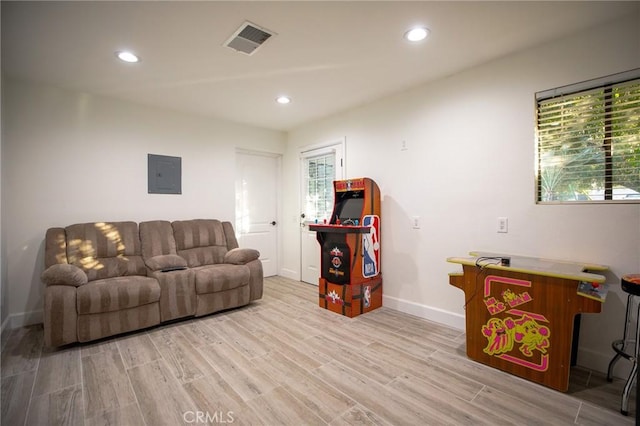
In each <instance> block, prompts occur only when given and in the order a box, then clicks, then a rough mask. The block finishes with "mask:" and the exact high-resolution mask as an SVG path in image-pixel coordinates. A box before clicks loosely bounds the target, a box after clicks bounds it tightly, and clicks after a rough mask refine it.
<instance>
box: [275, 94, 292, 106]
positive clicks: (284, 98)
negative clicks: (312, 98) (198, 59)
mask: <svg viewBox="0 0 640 426" xmlns="http://www.w3.org/2000/svg"><path fill="white" fill-rule="evenodd" d="M276 102H277V103H279V104H282V105H286V104H289V103H291V98H290V97H288V96H278V97H277V98H276Z"/></svg>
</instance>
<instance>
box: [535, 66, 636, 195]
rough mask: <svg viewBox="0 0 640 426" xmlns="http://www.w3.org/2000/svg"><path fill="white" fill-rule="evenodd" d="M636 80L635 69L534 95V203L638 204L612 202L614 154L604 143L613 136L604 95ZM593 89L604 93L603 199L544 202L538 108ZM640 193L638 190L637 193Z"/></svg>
mask: <svg viewBox="0 0 640 426" xmlns="http://www.w3.org/2000/svg"><path fill="white" fill-rule="evenodd" d="M633 80H638V81H640V68H636V69H633V70H629V71H626V72H622V73H618V74H613V75H610V76H606V77H602V78H597V79H593V80H587V81H584V82H580V83H576V84H571V85H567V86H562V87H559V88H555V89H550V90H545V91H541V92H537V93H536V94H535V97H534V121H535V166H534V169H535V192H534V198H535V203H536V204H541V205H547V204H550V205H553V204H562V205H578V204H588V205H594V204H638V203H640V199H636V198H631V199H628V200H625V199H613V195H614V194H613V187H614V186H615V185H614V183H613V176H612V171H613V170H614V169H613V158H614V155H613V153H612V144H606V143H604V141H605V140H611V137H612V132H613V130H612V124H611V122H612V120H611V117H612V115H613V114H614V111H613V109H612V107H611V98H610V97H608V96H606V93H607V92H608V93H611V92H612V90H613V89H614V87H615V86H616V85H620V84H624V83H625V82H629V81H633ZM596 89H603V90H604V102H603V108H604V111H605V113H604V115H603V119H604V130H603V133H604V137H603V139H602V141H603V144H602V146H603V149H604V176H603V177H602V181H603V184H604V192H603V197H604V199H603V200H591V199H588V200H544V199H543V196H542V191H543V188H542V187H543V185H542V173H541V172H542V170H543V168H542V160H541V158H540V157H541V155H540V154H541V148H540V139H541V138H540V106H541V103H544V102H546V101H549V100H552V99H554V98H560V97H563V96H570V95H579V94H585V95H586V94H587V92H589V91H593V90H596ZM638 192H640V191H638Z"/></svg>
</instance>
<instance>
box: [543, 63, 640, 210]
mask: <svg viewBox="0 0 640 426" xmlns="http://www.w3.org/2000/svg"><path fill="white" fill-rule="evenodd" d="M536 101H537V129H536V130H537V163H538V164H537V168H538V170H537V189H536V191H537V194H536V196H537V201H538V202H543V203H544V202H567V203H570V202H600V201H602V202H606V201H608V200H609V201H617V202H634V201H635V202H640V69H638V70H632V71H629V72H626V73H622V74H618V75H614V76H609V77H605V78H602V79H597V80H592V81H589V82H584V83H579V84H576V85H572V86H565V87H562V88H558V89H553V90H550V91H546V92H541V93H537V94H536Z"/></svg>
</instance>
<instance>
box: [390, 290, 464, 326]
mask: <svg viewBox="0 0 640 426" xmlns="http://www.w3.org/2000/svg"><path fill="white" fill-rule="evenodd" d="M382 306H385V307H387V308H391V309H394V310H396V311H400V312H404V313H405V314H410V315H415V316H417V317H420V318H424V319H427V320H430V321H434V322H437V323H440V324H444V325H448V326H449V327H453V328H455V329H458V330H462V331H464V329H465V317H464V315H460V314H455V313H453V312H449V311H445V310H443V309H439V308H434V307H433V306H427V305H421V304H419V303H415V302H410V301H408V300H404V299H399V298H397V297H392V296H387V295H384V294H383V295H382Z"/></svg>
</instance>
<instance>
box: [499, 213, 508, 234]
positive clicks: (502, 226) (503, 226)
mask: <svg viewBox="0 0 640 426" xmlns="http://www.w3.org/2000/svg"><path fill="white" fill-rule="evenodd" d="M498 232H499V233H501V234H506V233H507V232H509V219H508V218H506V217H499V218H498Z"/></svg>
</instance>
